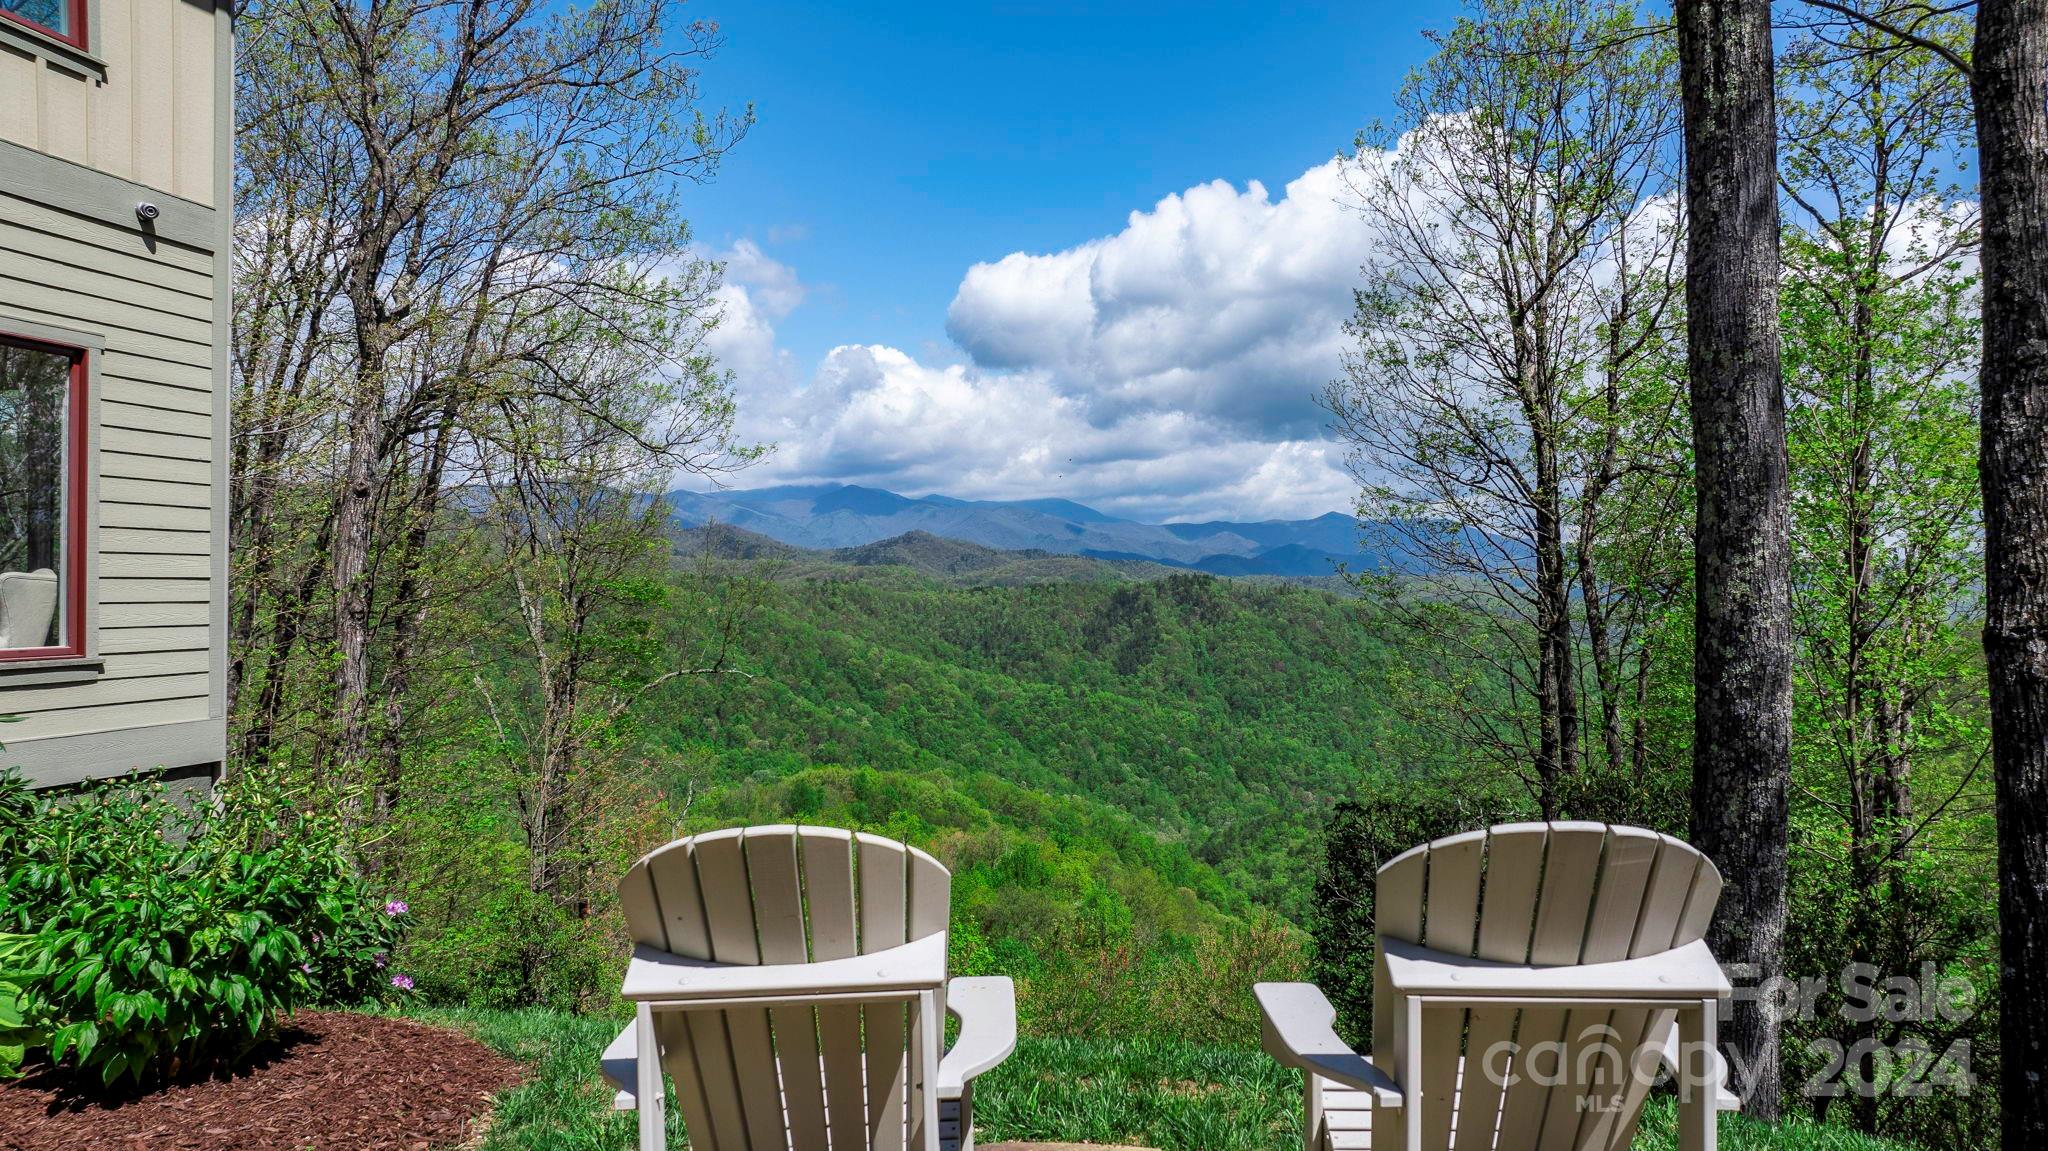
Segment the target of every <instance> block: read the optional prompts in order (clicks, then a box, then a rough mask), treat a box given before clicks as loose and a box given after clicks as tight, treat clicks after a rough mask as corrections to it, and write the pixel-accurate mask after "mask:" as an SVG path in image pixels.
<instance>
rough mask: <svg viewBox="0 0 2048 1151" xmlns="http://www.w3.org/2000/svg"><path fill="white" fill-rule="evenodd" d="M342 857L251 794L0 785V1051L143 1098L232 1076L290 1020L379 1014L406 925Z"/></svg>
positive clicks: (287, 806)
mask: <svg viewBox="0 0 2048 1151" xmlns="http://www.w3.org/2000/svg"><path fill="white" fill-rule="evenodd" d="M347 848H348V842H347V837H346V835H345V833H344V830H343V828H342V825H341V824H340V822H339V821H338V820H336V819H335V818H333V817H332V816H328V815H318V814H310V813H308V812H307V811H304V810H301V809H300V808H299V807H298V806H297V805H295V804H294V803H293V802H292V797H290V796H289V795H286V794H285V793H283V792H282V791H280V790H279V789H277V788H276V787H274V786H272V785H270V784H269V783H267V782H265V781H263V780H262V779H260V778H245V779H243V780H241V781H239V782H237V783H235V784H233V785H231V786H228V787H225V788H223V789H222V791H221V792H220V794H219V796H218V797H217V802H216V803H215V804H213V805H211V806H207V807H202V808H198V809H194V810H191V811H188V810H186V809H184V808H182V807H180V806H179V805H177V804H175V803H172V802H170V801H169V800H167V799H165V798H164V796H163V794H162V792H161V790H160V789H157V788H145V787H139V786H134V785H125V786H123V785H108V786H100V787H95V788H91V789H88V790H86V791H84V792H82V793H77V794H72V795H67V796H50V795H42V794H32V793H29V792H27V791H26V789H25V787H24V785H23V784H22V783H21V781H20V779H19V778H18V777H15V776H13V775H12V774H9V775H8V776H5V777H0V851H4V853H5V854H4V855H0V866H4V873H0V874H4V878H0V930H4V931H6V932H7V935H6V936H5V937H4V941H0V1004H4V1006H0V1029H4V1030H0V1042H6V1043H11V1044H12V1045H13V1046H16V1047H23V1048H29V1049H34V1048H45V1049H47V1052H48V1056H49V1058H50V1060H51V1061H52V1062H53V1063H58V1064H60V1065H63V1064H68V1065H70V1066H72V1067H75V1068H76V1069H78V1070H79V1071H82V1072H86V1073H89V1074H92V1075H94V1076H96V1077H97V1078H98V1079H100V1080H101V1081H102V1082H104V1083H108V1084H112V1083H115V1082H118V1081H121V1080H123V1079H127V1080H133V1081H137V1082H141V1081H146V1080H150V1079H153V1078H157V1077H161V1076H165V1075H175V1074H179V1073H182V1072H186V1071H195V1070H204V1069H210V1068H212V1067H215V1066H219V1065H223V1064H227V1065H232V1064H234V1063H236V1062H237V1061H238V1060H240V1059H242V1058H243V1057H245V1056H246V1055H247V1054H248V1053H249V1052H250V1051H251V1050H252V1049H253V1048H255V1047H256V1046H257V1045H258V1044H259V1043H261V1042H262V1041H263V1040H264V1039H265V1038H266V1037H267V1036H268V1035H269V1034H270V1033H271V1032H272V1031H273V1030H274V1028H275V1026H276V1023H277V1021H278V1019H279V1018H280V1017H281V1016H283V1015H284V1014H286V1013H288V1012H290V1011H291V1010H293V1009H294V1008H296V1007H298V1006H300V1005H302V1004H307V1003H313V1002H321V1001H340V1002H363V1001H366V1000H369V999H372V998H378V997H388V996H389V995H391V994H393V993H395V992H396V991H397V990H399V989H400V987H401V986H402V985H404V984H405V983H407V980H405V978H404V977H403V976H399V975H397V974H396V973H395V972H388V971H386V970H384V968H385V965H386V963H387V960H386V958H385V957H386V956H387V955H388V954H389V952H390V950H391V948H392V947H393V945H394V944H395V943H396V941H397V937H398V934H399V932H400V930H401V928H402V926H403V921H404V918H405V917H404V914H403V912H404V908H403V905H400V904H388V905H387V904H384V903H382V902H381V901H379V900H376V899H374V898H372V896H371V894H370V892H369V889H368V887H367V886H366V884H365V883H364V881H363V880H362V878H361V877H360V876H359V874H358V873H357V872H356V870H355V869H354V867H353V866H352V864H351V863H350V860H349V852H348V850H347ZM9 988H11V989H12V991H9V990H8V989H9ZM10 1021H11V1022H10ZM4 1058H5V1055H4V1053H0V1059H4ZM16 1058H17V1059H18V1058H19V1053H17V1055H16Z"/></svg>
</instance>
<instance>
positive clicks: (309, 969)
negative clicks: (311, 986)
mask: <svg viewBox="0 0 2048 1151" xmlns="http://www.w3.org/2000/svg"><path fill="white" fill-rule="evenodd" d="M299 970H300V971H303V972H305V973H306V974H308V975H311V974H313V965H312V964H310V963H301V964H299Z"/></svg>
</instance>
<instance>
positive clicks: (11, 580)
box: [0, 568, 57, 648]
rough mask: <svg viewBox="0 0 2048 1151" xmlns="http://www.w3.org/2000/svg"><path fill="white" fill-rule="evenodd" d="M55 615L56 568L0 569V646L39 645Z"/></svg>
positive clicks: (47, 632) (46, 637)
mask: <svg viewBox="0 0 2048 1151" xmlns="http://www.w3.org/2000/svg"><path fill="white" fill-rule="evenodd" d="M56 618H57V573H56V572H53V571H51V570H50V569H49V568H37V569H36V570H34V571H32V572H0V648H11V647H42V646H43V645H44V644H47V643H49V642H50V624H51V622H52V621H54V620H55V619H56Z"/></svg>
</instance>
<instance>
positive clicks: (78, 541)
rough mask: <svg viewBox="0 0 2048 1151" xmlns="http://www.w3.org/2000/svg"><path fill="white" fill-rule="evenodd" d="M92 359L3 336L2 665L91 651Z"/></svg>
mask: <svg viewBox="0 0 2048 1151" xmlns="http://www.w3.org/2000/svg"><path fill="white" fill-rule="evenodd" d="M0 2H7V0H0ZM85 355H86V354H85V352H84V350H83V349H80V348H69V347H63V346H61V345H57V344H49V343H44V342H43V341H40V340H31V339H24V338H21V337H17V336H9V335H4V334H0V660H19V659H49V658H53V657H61V656H82V655H84V654H85V618H84V610H85V562H84V561H85V409H86V392H85V388H86V383H85V380H86V375H85Z"/></svg>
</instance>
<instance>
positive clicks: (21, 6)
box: [0, 0, 79, 40]
mask: <svg viewBox="0 0 2048 1151" xmlns="http://www.w3.org/2000/svg"><path fill="white" fill-rule="evenodd" d="M0 12H5V13H7V14H8V15H9V16H12V17H14V18H15V19H16V20H20V21H23V22H25V23H29V24H34V25H36V26H37V27H39V28H44V29H48V30H49V31H51V32H55V33H56V34H57V35H59V36H62V37H64V38H65V39H67V40H76V39H79V35H78V29H77V28H75V27H73V26H72V19H71V0H0Z"/></svg>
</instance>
